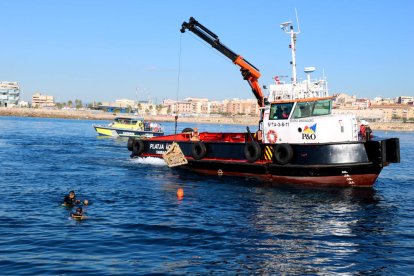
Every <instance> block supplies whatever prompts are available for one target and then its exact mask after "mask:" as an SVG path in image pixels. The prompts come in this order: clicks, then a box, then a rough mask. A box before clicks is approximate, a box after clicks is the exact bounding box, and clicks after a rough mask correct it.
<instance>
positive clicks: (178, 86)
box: [174, 34, 183, 141]
mask: <svg viewBox="0 0 414 276" xmlns="http://www.w3.org/2000/svg"><path fill="white" fill-rule="evenodd" d="M182 37H183V34H180V47H179V53H178V75H177V98H176V101H175V112H177V111H178V108H177V103H178V94H179V92H180V75H181V44H182V43H181V41H182ZM177 120H178V114H175V128H174V141H175V136H176V135H177Z"/></svg>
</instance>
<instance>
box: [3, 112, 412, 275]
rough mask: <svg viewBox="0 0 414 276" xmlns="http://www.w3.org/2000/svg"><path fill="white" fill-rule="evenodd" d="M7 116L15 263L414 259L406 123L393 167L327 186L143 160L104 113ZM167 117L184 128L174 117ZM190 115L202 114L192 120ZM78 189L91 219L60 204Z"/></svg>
mask: <svg viewBox="0 0 414 276" xmlns="http://www.w3.org/2000/svg"><path fill="white" fill-rule="evenodd" d="M0 121H1V123H0V133H1V134H0V149H1V151H2V154H0V164H2V166H1V169H0V174H1V175H0V176H1V177H0V188H1V191H2V196H3V199H5V200H1V201H0V237H2V238H1V239H0V266H1V267H2V273H4V274H14V275H15V274H94V275H96V274H99V275H101V274H111V275H112V274H150V273H159V274H186V273H188V274H229V273H231V274H329V275H330V274H369V275H371V274H374V275H376V274H410V273H411V271H412V270H413V269H414V263H413V259H412V256H413V253H414V244H413V241H414V239H413V238H414V237H413V230H412V229H414V227H413V226H414V225H413V224H414V219H413V218H412V216H411V215H410V214H411V213H412V211H413V209H414V204H413V198H414V195H413V192H412V189H411V183H412V181H413V179H414V176H413V174H414V173H413V171H412V170H411V168H410V166H411V163H412V162H410V161H411V160H412V157H411V156H412V153H413V151H414V143H412V142H413V141H414V135H413V134H412V133H397V134H398V135H401V137H400V138H401V147H402V151H401V155H402V156H401V157H402V160H404V162H402V163H401V164H393V165H391V166H389V167H386V168H384V170H383V173H382V174H381V176H380V177H379V179H378V181H377V183H376V186H375V188H374V189H330V188H324V189H318V188H309V187H307V188H305V187H292V186H283V185H280V186H275V187H272V186H271V185H269V183H263V182H261V181H259V180H256V179H251V178H232V177H218V176H214V177H206V176H203V175H199V174H195V173H188V172H182V171H178V170H170V169H169V168H168V167H167V166H166V165H165V163H164V161H162V160H158V159H153V158H145V159H142V158H136V159H131V158H129V154H130V152H129V151H128V150H127V149H126V140H125V139H99V138H97V137H96V134H95V132H94V130H93V128H92V126H91V125H92V123H93V121H79V120H60V119H39V118H14V117H6V118H4V117H3V118H0ZM165 126H166V129H167V130H168V131H169V133H172V132H173V131H174V125H173V124H169V123H166V124H165ZM187 126H188V127H191V126H193V125H191V124H183V125H181V127H182V128H185V127H187ZM197 126H198V127H199V129H205V130H207V131H214V130H215V129H217V128H220V129H222V128H225V129H226V130H227V129H228V130H229V131H244V130H245V127H237V126H215V125H197ZM253 128H254V126H252V129H253ZM180 129H181V128H180ZM62 130H64V131H62ZM380 134H381V133H380ZM387 135H389V133H387ZM178 188H183V189H184V192H185V196H184V198H183V199H178V198H177V196H176V191H177V189H178ZM69 190H75V191H76V192H77V196H78V197H79V198H81V199H85V198H86V199H89V200H90V202H91V204H90V206H88V207H86V208H85V209H86V214H87V216H88V219H86V220H83V221H75V220H71V219H70V218H69V217H70V213H71V212H72V211H73V210H71V209H68V208H64V207H62V206H61V205H60V203H61V200H62V198H63V196H64V195H65V194H66V193H67V192H68V191H69Z"/></svg>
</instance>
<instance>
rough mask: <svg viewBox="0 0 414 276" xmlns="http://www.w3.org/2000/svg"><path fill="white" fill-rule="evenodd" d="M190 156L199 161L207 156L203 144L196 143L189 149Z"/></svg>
mask: <svg viewBox="0 0 414 276" xmlns="http://www.w3.org/2000/svg"><path fill="white" fill-rule="evenodd" d="M191 154H192V156H193V158H194V159H195V160H201V159H203V158H204V156H206V154H207V148H206V145H205V144H204V143H203V142H200V141H197V142H195V143H194V144H193V146H192V148H191Z"/></svg>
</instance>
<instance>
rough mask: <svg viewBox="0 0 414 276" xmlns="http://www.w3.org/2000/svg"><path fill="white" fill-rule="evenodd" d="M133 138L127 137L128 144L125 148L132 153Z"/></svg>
mask: <svg viewBox="0 0 414 276" xmlns="http://www.w3.org/2000/svg"><path fill="white" fill-rule="evenodd" d="M134 140H135V138H134V137H129V138H128V143H127V147H128V150H129V151H133V150H134Z"/></svg>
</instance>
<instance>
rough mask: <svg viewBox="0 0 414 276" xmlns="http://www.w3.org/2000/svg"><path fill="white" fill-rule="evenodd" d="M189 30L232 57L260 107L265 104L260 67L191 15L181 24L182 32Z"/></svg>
mask: <svg viewBox="0 0 414 276" xmlns="http://www.w3.org/2000/svg"><path fill="white" fill-rule="evenodd" d="M186 29H187V30H189V31H191V32H193V33H194V34H196V35H197V36H198V37H200V38H201V39H203V40H204V41H206V42H207V43H208V44H210V45H211V46H212V47H213V48H215V49H216V50H217V51H219V52H220V53H222V54H223V55H225V56H226V57H228V58H229V59H231V61H233V63H234V64H236V65H238V66H239V67H240V71H241V74H242V76H243V79H244V80H246V81H247V82H248V83H249V85H250V87H251V88H252V91H253V94H254V96H255V97H256V99H257V103H258V104H259V106H260V107H263V106H264V96H263V93H262V89H261V88H260V84H259V78H260V75H261V74H260V72H259V69H257V68H256V67H254V66H253V65H252V64H251V63H250V62H248V61H247V60H245V59H244V58H243V57H242V56H240V55H238V54H236V53H234V52H233V51H232V50H230V49H229V48H227V47H226V46H225V45H224V44H222V43H221V42H220V40H219V38H218V36H217V35H216V34H215V33H213V32H212V31H210V30H209V29H207V28H206V27H204V26H203V25H201V24H200V23H199V22H198V21H197V20H195V19H194V18H193V17H190V20H189V21H188V22H183V24H182V25H181V30H180V31H181V32H182V33H184V32H185V30H186Z"/></svg>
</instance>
